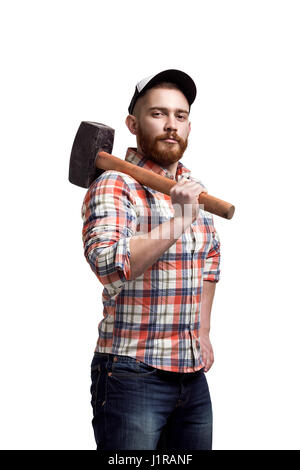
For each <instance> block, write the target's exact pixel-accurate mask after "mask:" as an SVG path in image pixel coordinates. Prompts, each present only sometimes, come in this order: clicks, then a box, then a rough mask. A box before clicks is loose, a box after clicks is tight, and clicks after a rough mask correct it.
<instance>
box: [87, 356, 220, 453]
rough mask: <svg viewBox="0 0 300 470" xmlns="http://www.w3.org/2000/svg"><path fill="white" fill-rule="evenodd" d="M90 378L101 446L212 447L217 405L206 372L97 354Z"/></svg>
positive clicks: (95, 422) (95, 424) (179, 448)
mask: <svg viewBox="0 0 300 470" xmlns="http://www.w3.org/2000/svg"><path fill="white" fill-rule="evenodd" d="M91 379H92V385H91V395H92V399H91V404H92V407H93V416H94V417H93V420H92V424H93V428H94V434H95V440H96V443H97V450H147V449H151V450H155V449H159V450H211V447H212V407H211V399H210V394H209V389H208V385H207V381H206V377H205V373H204V372H203V370H200V371H197V372H191V373H178V372H168V371H163V370H161V369H156V368H154V367H152V366H149V365H147V364H145V363H144V362H141V361H137V360H136V359H134V358H131V357H129V356H120V355H117V354H106V353H97V352H96V353H95V354H94V357H93V360H92V364H91Z"/></svg>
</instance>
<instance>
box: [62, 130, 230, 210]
mask: <svg viewBox="0 0 300 470" xmlns="http://www.w3.org/2000/svg"><path fill="white" fill-rule="evenodd" d="M114 135H115V131H114V129H112V128H111V127H109V126H106V125H105V124H100V123H97V122H91V121H83V122H82V123H81V124H80V126H79V129H78V131H77V134H76V136H75V139H74V143H73V147H72V151H71V157H70V167H69V181H70V182H71V183H73V184H76V185H77V186H81V187H82V188H88V187H89V186H90V185H91V184H92V183H93V181H94V180H95V179H96V178H98V176H100V175H101V174H102V173H103V172H104V171H106V170H115V171H120V172H121V173H126V174H127V175H130V176H132V178H134V179H135V180H136V181H138V182H139V183H140V184H142V185H144V186H148V187H149V188H152V189H155V190H156V191H159V192H161V193H164V194H167V195H170V190H171V188H172V187H173V186H174V185H175V184H176V181H174V180H171V179H169V178H166V177H164V176H161V175H158V174H157V173H154V171H150V170H146V169H144V168H141V167H139V166H137V165H133V164H132V163H129V162H126V161H125V160H121V159H120V158H117V157H114V156H113V155H111V151H112V148H113V141H114ZM198 202H199V204H201V205H202V204H203V206H204V210H205V211H208V212H211V213H212V214H215V215H218V216H220V217H224V219H231V218H232V216H233V214H234V209H235V208H234V206H233V205H232V204H230V203H229V202H225V201H222V200H221V199H218V198H216V197H214V196H211V195H210V194H207V193H204V192H202V193H201V194H200V195H199V199H198Z"/></svg>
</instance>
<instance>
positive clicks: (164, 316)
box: [82, 69, 220, 450]
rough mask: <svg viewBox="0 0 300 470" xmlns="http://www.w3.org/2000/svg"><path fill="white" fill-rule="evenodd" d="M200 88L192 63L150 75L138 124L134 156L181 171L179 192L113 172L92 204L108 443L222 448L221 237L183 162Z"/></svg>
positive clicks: (99, 373)
mask: <svg viewBox="0 0 300 470" xmlns="http://www.w3.org/2000/svg"><path fill="white" fill-rule="evenodd" d="M195 97H196V86H195V83H194V81H193V80H192V79H191V77H190V76H189V75H187V74H186V73H184V72H182V71H180V70H174V69H171V70H165V71H163V72H160V73H158V74H156V75H154V76H151V77H147V78H146V79H143V80H141V81H140V82H139V83H138V84H137V85H136V88H135V93H134V95H133V97H132V100H131V103H130V105H129V108H128V111H129V114H128V116H127V118H126V125H127V127H128V129H129V131H130V132H131V133H132V134H134V135H135V136H136V141H137V147H136V148H131V147H130V148H128V149H127V153H126V156H125V159H126V160H127V161H129V162H131V163H133V164H135V165H139V166H141V167H143V168H145V169H147V170H150V171H154V172H156V173H158V174H160V175H162V176H165V177H167V178H171V179H173V180H175V181H176V184H175V185H174V187H173V188H172V189H171V193H170V196H167V195H165V194H163V193H160V192H158V191H155V190H153V189H151V188H149V187H146V186H144V185H141V184H140V183H138V182H137V181H136V180H134V179H133V178H132V177H131V176H129V175H125V174H123V173H121V172H117V171H105V172H104V173H103V174H102V175H101V176H99V177H98V178H97V179H96V180H95V181H94V183H93V184H92V185H91V186H90V188H89V189H88V191H87V193H86V196H85V198H84V202H83V206H82V217H83V232H82V234H83V244H84V253H85V257H86V259H87V261H88V263H89V264H90V266H91V268H92V270H93V271H94V273H95V274H96V276H97V278H98V279H99V281H100V282H101V283H102V285H103V294H102V300H103V319H102V320H101V321H100V323H99V326H98V331H99V336H98V341H97V345H96V349H95V351H94V355H93V359H92V364H91V379H92V385H91V396H92V398H91V403H92V407H93V420H92V423H93V429H94V434H95V440H96V444H97V449H98V450H112V449H113V450H140V449H143V450H144V449H150V450H151V449H152V450H154V449H164V450H202V449H206V450H210V449H211V448H212V405H211V399H210V393H209V388H208V384H207V380H206V374H205V373H206V372H208V371H209V369H210V368H211V366H212V364H213V362H214V356H213V349H212V345H211V342H210V337H209V333H210V316H211V309H212V303H213V298H214V294H215V286H216V282H218V281H219V276H220V269H219V267H220V240H219V237H218V234H217V232H216V230H215V227H214V221H213V217H212V215H211V214H209V213H207V212H205V211H204V210H202V209H201V208H200V206H199V204H198V197H199V194H200V193H201V192H202V191H206V188H205V187H204V186H203V184H202V183H201V181H199V180H197V179H195V178H194V177H192V175H191V172H190V171H189V170H188V169H187V168H186V167H185V166H184V165H183V164H182V162H181V161H180V160H181V158H182V156H183V154H184V152H185V150H186V148H187V145H188V136H189V133H190V131H191V124H190V121H189V115H190V107H191V105H192V103H193V102H194V100H195Z"/></svg>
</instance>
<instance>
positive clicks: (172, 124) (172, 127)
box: [164, 114, 177, 132]
mask: <svg viewBox="0 0 300 470" xmlns="http://www.w3.org/2000/svg"><path fill="white" fill-rule="evenodd" d="M164 129H165V131H169V132H170V131H177V122H176V118H175V116H173V115H172V114H169V115H168V116H167V119H166V122H165V127H164Z"/></svg>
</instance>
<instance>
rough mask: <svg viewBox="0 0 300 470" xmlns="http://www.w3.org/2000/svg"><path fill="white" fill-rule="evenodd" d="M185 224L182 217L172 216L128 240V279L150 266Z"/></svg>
mask: <svg viewBox="0 0 300 470" xmlns="http://www.w3.org/2000/svg"><path fill="white" fill-rule="evenodd" d="M190 223H191V222H190ZM186 226H187V224H186V223H184V222H183V219H182V218H180V217H173V218H172V219H169V220H167V221H166V222H163V223H162V224H160V225H158V226H156V227H155V228H154V229H153V230H151V232H149V233H147V234H141V235H135V236H133V237H132V238H131V240H130V252H131V254H130V271H131V275H130V280H132V279H135V278H136V277H138V276H140V275H141V274H143V273H144V272H145V271H146V270H147V269H148V268H150V266H152V265H153V264H154V263H155V262H156V261H157V260H158V258H160V257H161V255H162V254H163V253H164V252H165V251H167V250H168V249H169V248H170V246H172V245H173V243H175V242H176V240H178V238H179V237H180V236H181V235H182V233H183V231H184V230H185V228H186Z"/></svg>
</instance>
